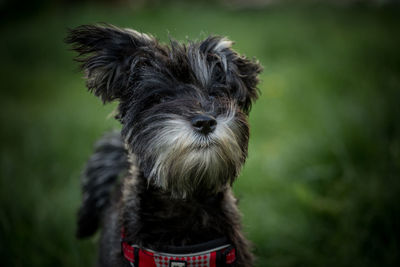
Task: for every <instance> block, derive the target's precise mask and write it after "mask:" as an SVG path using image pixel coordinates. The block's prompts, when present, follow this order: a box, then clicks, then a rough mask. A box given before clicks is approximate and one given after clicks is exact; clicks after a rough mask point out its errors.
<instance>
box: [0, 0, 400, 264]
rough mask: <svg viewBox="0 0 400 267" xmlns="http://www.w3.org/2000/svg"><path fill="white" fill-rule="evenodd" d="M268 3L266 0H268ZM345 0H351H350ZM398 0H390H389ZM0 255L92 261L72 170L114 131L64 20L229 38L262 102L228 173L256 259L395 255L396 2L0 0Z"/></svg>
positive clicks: (398, 165) (319, 260)
mask: <svg viewBox="0 0 400 267" xmlns="http://www.w3.org/2000/svg"><path fill="white" fill-rule="evenodd" d="M271 2H272V3H271ZM344 2H346V4H345V3H344ZM394 2H395V1H394ZM0 8H1V16H0V22H1V24H0V36H1V38H0V55H1V56H0V59H1V64H0V75H1V76H0V78H1V85H0V87H1V91H0V108H1V112H0V119H1V126H0V127H1V130H0V146H1V154H0V164H1V165H0V168H1V169H0V175H1V177H0V262H1V263H0V265H1V266H92V263H93V262H94V258H95V255H96V246H97V239H98V236H96V237H94V238H92V239H89V240H84V241H78V240H76V239H75V237H74V232H75V221H76V211H77V208H78V206H79V203H80V198H81V195H80V188H79V187H80V182H79V177H80V171H81V169H82V166H83V165H84V163H85V161H86V160H87V158H88V157H89V155H90V153H91V151H92V145H93V143H94V142H95V140H96V139H97V138H99V137H100V136H101V135H102V133H103V132H104V131H106V130H108V129H111V128H118V127H119V125H118V123H116V122H114V120H113V119H111V118H108V115H109V114H110V113H111V112H112V110H113V109H114V108H115V105H107V106H103V105H102V104H101V103H100V101H99V100H98V99H97V98H95V97H94V96H92V95H91V94H89V93H88V92H87V91H86V89H85V85H84V81H83V79H82V74H81V73H79V71H78V68H77V65H76V64H74V62H73V61H72V58H73V56H74V54H73V53H72V52H71V51H69V50H68V47H67V46H66V45H65V44H63V38H64V37H65V35H66V29H67V28H70V27H75V26H78V25H81V24H87V23H96V22H108V23H112V24H115V25H118V26H123V27H132V28H134V29H136V30H139V31H143V32H149V33H152V34H154V35H155V36H157V37H158V38H159V39H161V40H163V41H167V40H168V34H170V35H171V36H173V37H175V38H176V39H178V40H186V38H190V39H201V38H204V37H206V36H207V35H209V34H220V35H225V36H228V37H229V38H230V39H232V40H234V41H235V42H236V45H235V49H237V50H238V51H239V52H240V53H243V54H246V55H247V56H249V57H256V58H258V59H259V60H260V61H261V63H262V65H263V66H264V68H265V70H264V72H263V74H262V75H261V80H262V82H261V84H260V89H261V93H262V94H261V97H260V99H259V100H258V102H257V103H256V104H255V105H254V107H253V110H252V113H251V115H250V121H251V125H252V128H251V140H250V148H249V158H248V161H247V164H246V166H245V168H244V170H243V172H242V175H241V177H240V178H239V180H238V181H237V182H236V184H235V188H234V189H235V192H236V195H237V196H239V197H240V209H241V210H242V212H243V214H244V228H245V231H246V234H247V236H248V238H249V239H250V240H252V241H253V243H254V247H255V254H256V255H257V258H258V260H257V266H364V267H365V266H400V259H399V252H400V243H399V242H400V207H399V199H400V196H399V193H400V180H399V178H400V177H399V174H400V172H399V171H400V118H399V117H400V104H399V102H400V53H399V52H400V51H399V48H400V30H399V29H400V6H399V5H396V3H393V1H361V2H360V1H338V2H335V1H329V2H327V1H314V2H306V3H303V2H302V4H300V3H298V1H296V3H295V4H293V2H292V3H290V2H289V3H288V1H250V2H246V1H239V0H238V1H222V2H221V1H211V0H209V1H196V2H188V1H147V2H146V1H124V0H120V1H102V2H95V1H84V2H79V1H74V2H72V3H71V2H68V1H37V2H29V3H28V2H18V1H14V2H4V1H2V2H0Z"/></svg>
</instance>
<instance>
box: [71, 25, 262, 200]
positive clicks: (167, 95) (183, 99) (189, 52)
mask: <svg viewBox="0 0 400 267" xmlns="http://www.w3.org/2000/svg"><path fill="white" fill-rule="evenodd" d="M67 42H68V43H72V44H73V45H74V46H73V48H74V49H75V50H76V51H77V52H79V56H78V58H77V60H78V61H80V62H82V68H83V69H84V70H85V72H86V75H87V86H88V88H89V89H90V90H91V91H93V92H94V93H95V94H96V95H97V96H99V97H101V98H102V100H103V101H104V102H109V101H112V100H118V101H119V106H118V115H117V118H118V119H119V120H120V121H121V123H122V125H123V126H122V127H123V128H122V135H123V137H124V138H125V142H126V144H127V146H128V148H129V150H130V152H131V153H132V154H133V155H135V157H136V159H137V161H138V164H139V168H140V171H142V172H143V174H144V176H145V177H146V178H148V181H149V183H152V184H154V185H155V186H158V187H160V188H163V189H164V190H165V191H168V192H171V194H172V196H173V197H178V198H185V197H187V196H189V195H192V194H195V193H216V192H218V191H221V190H223V189H224V188H225V187H226V186H227V185H229V184H230V183H232V182H233V180H234V179H235V178H236V177H237V175H238V174H239V171H240V169H241V166H242V165H243V163H244V161H245V159H246V156H247V144H248V138H249V128H248V124H247V115H248V112H249V110H250V107H251V103H252V101H254V100H255V99H256V98H257V88H256V86H257V83H258V79H257V75H258V74H259V73H260V72H261V66H260V65H259V64H258V63H257V62H255V61H251V60H248V59H246V58H244V57H241V56H240V55H238V54H237V53H236V52H234V51H233V50H232V49H231V45H232V42H231V41H229V40H227V39H225V38H221V37H209V38H207V39H206V40H204V41H202V42H197V43H189V44H188V45H182V44H179V43H177V42H175V41H171V45H170V46H165V45H162V44H160V43H158V41H157V40H156V39H154V38H153V37H151V36H149V35H146V34H140V33H138V32H136V31H133V30H129V29H119V28H116V27H112V26H81V27H78V28H76V29H74V30H71V31H70V34H69V36H68V38H67Z"/></svg>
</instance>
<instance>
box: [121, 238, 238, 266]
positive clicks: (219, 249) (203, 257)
mask: <svg viewBox="0 0 400 267" xmlns="http://www.w3.org/2000/svg"><path fill="white" fill-rule="evenodd" d="M121 247H122V253H123V254H124V257H125V259H126V260H128V261H129V262H130V263H131V265H132V266H135V267H197V266H202V267H219V266H231V264H233V263H234V262H235V260H236V250H235V248H234V247H233V246H232V245H231V244H229V243H228V242H227V240H226V238H222V239H216V240H212V241H209V242H206V243H202V244H198V245H192V246H182V247H167V248H166V250H165V251H163V252H159V251H154V250H151V249H147V248H141V247H139V246H137V245H131V244H129V243H128V242H126V241H125V240H124V233H123V232H122V239H121Z"/></svg>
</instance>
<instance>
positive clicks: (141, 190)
mask: <svg viewBox="0 0 400 267" xmlns="http://www.w3.org/2000/svg"><path fill="white" fill-rule="evenodd" d="M147 181H148V180H147V179H146V178H145V177H143V175H141V174H139V175H136V176H134V177H132V176H131V177H129V178H127V179H126V180H125V183H124V185H123V199H122V205H123V209H122V214H121V223H122V226H121V227H123V228H124V229H125V231H126V237H127V239H128V240H130V241H131V242H135V243H136V244H138V245H143V246H146V247H150V248H155V249H156V248H157V245H158V244H162V245H174V246H183V245H191V244H197V243H201V242H206V241H209V240H211V239H215V238H216V237H219V236H221V237H222V236H227V233H228V232H229V229H228V228H227V225H229V223H226V220H227V217H228V216H227V215H226V213H227V212H228V211H227V209H229V208H231V207H230V206H231V205H230V204H232V203H231V202H232V201H231V198H232V195H231V191H230V188H226V189H225V190H224V191H222V192H219V193H216V194H205V193H202V192H201V190H199V193H198V194H197V193H196V194H194V195H192V196H189V197H187V198H185V199H176V198H171V195H170V193H169V192H165V191H164V190H162V189H160V188H157V187H155V186H153V185H151V184H150V185H148V184H147ZM227 206H229V207H227ZM233 206H234V205H233ZM221 222H225V223H224V224H223V225H222V223H221ZM138 226H139V227H138Z"/></svg>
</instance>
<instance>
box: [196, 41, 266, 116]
mask: <svg viewBox="0 0 400 267" xmlns="http://www.w3.org/2000/svg"><path fill="white" fill-rule="evenodd" d="M232 44H233V42H232V41H230V40H228V39H227V38H225V37H220V36H211V37H208V38H207V39H206V40H204V41H203V42H202V43H201V44H200V47H199V48H200V51H201V52H202V53H203V54H205V55H206V56H207V59H208V61H209V64H210V65H211V66H213V65H215V64H217V65H220V66H221V68H220V71H221V70H222V72H223V75H222V78H223V80H224V81H225V83H226V84H227V86H228V87H229V89H230V90H231V92H230V93H231V94H232V95H233V96H234V97H235V98H236V99H237V101H238V104H239V106H240V107H241V109H242V110H243V111H245V112H246V113H248V112H249V111H250V109H251V104H252V102H253V101H255V100H256V99H257V98H258V95H259V89H258V88H257V85H258V83H259V79H258V75H259V74H260V73H261V72H262V70H263V68H262V66H261V64H260V63H259V62H258V61H257V60H255V59H249V58H247V57H245V56H242V55H240V54H239V53H237V52H236V51H234V50H233V49H232ZM214 71H216V70H214ZM216 76H217V77H218V76H220V77H221V75H219V74H218V75H216Z"/></svg>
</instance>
